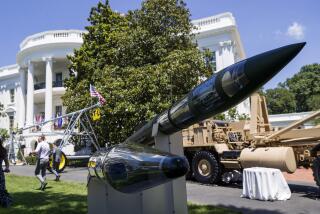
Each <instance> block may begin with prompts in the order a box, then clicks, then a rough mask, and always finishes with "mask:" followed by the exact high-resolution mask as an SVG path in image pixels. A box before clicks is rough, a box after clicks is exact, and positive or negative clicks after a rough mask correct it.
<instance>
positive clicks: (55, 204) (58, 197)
mask: <svg viewBox="0 0 320 214" xmlns="http://www.w3.org/2000/svg"><path fill="white" fill-rule="evenodd" d="M6 181H7V184H6V185H7V189H8V192H9V193H10V194H11V196H12V197H13V200H14V204H13V206H12V207H11V208H9V209H4V208H0V213H1V214H7V213H8V214H9V213H12V214H13V213H14V214H19V213H23V214H34V213H37V214H38V213H39V214H40V213H50V214H61V213H68V214H71V213H87V196H86V195H87V188H86V185H85V184H75V183H70V182H54V181H48V188H47V189H46V191H45V192H42V191H40V190H37V188H39V186H40V185H39V181H38V180H37V179H36V178H34V177H22V176H15V175H7V176H6Z"/></svg>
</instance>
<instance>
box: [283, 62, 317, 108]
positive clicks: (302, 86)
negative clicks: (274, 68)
mask: <svg viewBox="0 0 320 214" xmlns="http://www.w3.org/2000/svg"><path fill="white" fill-rule="evenodd" d="M285 86H286V87H287V88H288V89H289V90H290V91H291V92H292V93H293V94H294V96H295V99H296V102H297V112H303V111H311V110H315V109H319V107H320V102H319V95H320V64H317V63H314V64H311V65H305V66H303V67H302V68H301V70H300V72H299V73H297V74H295V75H294V76H293V77H292V78H290V79H287V80H286V82H285Z"/></svg>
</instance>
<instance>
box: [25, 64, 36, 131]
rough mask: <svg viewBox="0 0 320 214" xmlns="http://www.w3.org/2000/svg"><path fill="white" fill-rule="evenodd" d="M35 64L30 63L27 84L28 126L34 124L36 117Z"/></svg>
mask: <svg viewBox="0 0 320 214" xmlns="http://www.w3.org/2000/svg"><path fill="white" fill-rule="evenodd" d="M33 72H34V68H33V62H31V61H29V62H28V75H27V76H28V83H27V90H28V91H27V120H26V124H27V125H32V124H33V117H34V102H33V91H34V81H33Z"/></svg>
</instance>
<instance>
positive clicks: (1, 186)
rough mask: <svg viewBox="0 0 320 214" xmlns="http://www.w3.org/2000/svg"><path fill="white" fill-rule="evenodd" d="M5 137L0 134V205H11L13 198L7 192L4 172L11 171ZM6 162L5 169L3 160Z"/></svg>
mask: <svg viewBox="0 0 320 214" xmlns="http://www.w3.org/2000/svg"><path fill="white" fill-rule="evenodd" d="M2 143H3V139H2V137H1V136H0V206H2V207H9V206H10V205H11V204H12V198H11V196H10V195H9V193H8V192H7V189H6V182H5V176H4V172H6V173H9V172H10V170H9V161H8V153H7V150H6V149H5V148H4V147H3V145H2ZM3 161H4V163H5V169H2V162H3Z"/></svg>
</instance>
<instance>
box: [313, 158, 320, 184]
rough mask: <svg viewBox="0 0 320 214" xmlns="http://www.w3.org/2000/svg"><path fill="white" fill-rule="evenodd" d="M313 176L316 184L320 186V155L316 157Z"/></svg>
mask: <svg viewBox="0 0 320 214" xmlns="http://www.w3.org/2000/svg"><path fill="white" fill-rule="evenodd" d="M312 171H313V178H314V181H315V182H316V184H317V185H318V186H319V187H320V157H316V159H314V161H313V164H312Z"/></svg>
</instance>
